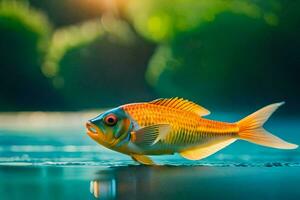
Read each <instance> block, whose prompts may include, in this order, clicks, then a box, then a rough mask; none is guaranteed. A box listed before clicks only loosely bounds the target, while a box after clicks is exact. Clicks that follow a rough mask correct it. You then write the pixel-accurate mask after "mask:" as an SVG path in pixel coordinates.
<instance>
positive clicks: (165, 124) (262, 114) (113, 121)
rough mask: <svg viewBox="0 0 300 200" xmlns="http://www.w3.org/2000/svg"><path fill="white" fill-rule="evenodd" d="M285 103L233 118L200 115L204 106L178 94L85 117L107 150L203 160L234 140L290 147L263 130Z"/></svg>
mask: <svg viewBox="0 0 300 200" xmlns="http://www.w3.org/2000/svg"><path fill="white" fill-rule="evenodd" d="M283 104H284V102H280V103H274V104H270V105H268V106H265V107H263V108H261V109H260V110H258V111H256V112H254V113H252V114H250V115H248V116H247V117H245V118H243V119H241V120H239V121H237V122H234V123H230V122H221V121H215V120H211V119H207V118H205V116H207V115H209V114H210V111H209V110H207V109H206V108H204V107H202V106H200V105H198V104H196V103H194V102H192V101H189V100H186V99H183V98H179V97H173V98H160V99H156V100H153V101H150V102H142V103H130V104H125V105H121V106H118V107H116V108H113V109H110V110H108V111H105V112H103V113H101V114H100V115H98V116H96V117H95V118H93V119H91V120H88V122H87V123H86V129H87V134H88V135H89V136H90V137H91V138H92V139H93V140H95V141H96V142H97V143H99V144H101V145H103V146H104V147H106V148H109V149H111V150H114V151H117V152H120V153H123V154H126V155H129V156H131V158H132V159H133V160H134V161H137V162H138V163H140V164H144V165H155V162H154V161H153V160H152V159H151V158H150V157H149V155H172V154H175V153H178V154H180V155H181V156H182V157H183V158H186V159H189V160H200V159H204V158H206V157H208V156H210V155H212V154H214V153H216V152H218V151H219V150H221V149H223V148H225V147H227V146H228V145H230V144H232V143H233V142H235V141H236V140H245V141H248V142H251V143H254V144H258V145H262V146H266V147H272V148H277V149H295V148H297V147H298V145H296V144H292V143H289V142H286V141H284V140H283V139H280V138H279V137H277V136H275V135H273V134H271V133H269V132H268V131H267V130H266V129H264V128H263V125H264V123H265V122H266V121H267V120H268V119H269V117H270V116H271V115H272V114H273V113H274V112H275V111H276V110H277V108H279V107H280V106H281V105H283Z"/></svg>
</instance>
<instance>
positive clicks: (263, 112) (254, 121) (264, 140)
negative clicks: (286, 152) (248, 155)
mask: <svg viewBox="0 0 300 200" xmlns="http://www.w3.org/2000/svg"><path fill="white" fill-rule="evenodd" d="M283 104H284V102H281V103H274V104H271V105H268V106H265V107H263V108H261V109H260V110H258V111H256V112H254V113H253V114H251V115H249V116H247V117H245V118H244V119H242V120H240V121H239V122H237V125H238V127H239V133H238V136H239V138H240V139H242V140H246V141H249V142H252V143H255V144H259V145H262V146H267V147H273V148H278V149H295V148H297V147H298V145H296V144H292V143H288V142H286V141H284V140H282V139H280V138H279V137H276V136H275V135H273V134H271V133H269V132H268V131H266V130H265V129H264V128H263V125H264V123H265V122H266V121H267V120H268V119H269V117H270V116H271V115H272V114H273V112H275V111H276V110H277V108H278V107H279V106H281V105H283Z"/></svg>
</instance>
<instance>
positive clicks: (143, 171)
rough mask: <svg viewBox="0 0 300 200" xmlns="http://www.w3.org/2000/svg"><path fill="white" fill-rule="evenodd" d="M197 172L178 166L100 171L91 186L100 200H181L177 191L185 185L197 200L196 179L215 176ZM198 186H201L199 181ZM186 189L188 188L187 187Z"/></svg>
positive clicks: (208, 172)
mask: <svg viewBox="0 0 300 200" xmlns="http://www.w3.org/2000/svg"><path fill="white" fill-rule="evenodd" d="M193 168H194V169H196V168H195V167H174V166H172V167H170V166H155V167H147V166H129V167H128V166H127V167H116V168H111V169H110V170H107V169H105V170H100V171H98V172H97V173H96V174H95V176H94V179H93V180H92V181H91V182H90V192H91V193H92V195H93V196H94V197H96V198H99V199H139V198H141V197H145V196H147V197H151V198H156V199H157V198H158V199H161V198H162V196H161V195H167V196H168V197H172V198H174V199H179V197H180V195H179V196H177V195H173V194H176V193H173V191H174V189H175V188H176V189H177V186H178V185H182V186H183V187H181V188H182V189H187V188H188V189H190V190H194V189H195V190H194V191H193V192H192V193H190V194H189V196H190V195H191V194H192V196H193V194H194V195H195V197H197V195H198V190H197V189H196V188H195V186H196V187H197V184H196V185H194V186H192V184H193V180H192V178H193V177H195V178H196V177H197V176H201V177H205V176H207V175H211V174H212V173H211V171H212V168H210V167H200V168H201V170H197V173H195V172H196V171H194V170H193ZM197 168H198V169H199V167H197ZM205 174H206V175H205ZM216 174H217V173H216ZM196 180H197V179H196ZM194 181H195V180H194ZM197 182H198V184H199V183H201V181H200V180H199V179H198V180H197ZM186 185H188V187H185V186H186ZM179 191H180V190H179Z"/></svg>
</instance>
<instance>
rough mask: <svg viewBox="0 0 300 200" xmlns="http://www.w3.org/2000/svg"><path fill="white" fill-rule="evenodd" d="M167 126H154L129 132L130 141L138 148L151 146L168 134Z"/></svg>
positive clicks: (168, 127) (168, 128) (168, 126)
mask: <svg viewBox="0 0 300 200" xmlns="http://www.w3.org/2000/svg"><path fill="white" fill-rule="evenodd" d="M170 129H171V127H170V125H169V124H155V125H151V126H146V127H144V128H141V129H139V130H137V131H133V132H131V137H130V140H131V142H132V143H134V144H136V145H138V146H151V145H154V144H155V143H157V142H158V141H159V140H163V139H164V138H165V137H166V135H167V134H168V133H169V132H170Z"/></svg>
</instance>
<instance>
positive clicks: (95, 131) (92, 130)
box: [85, 122, 102, 141]
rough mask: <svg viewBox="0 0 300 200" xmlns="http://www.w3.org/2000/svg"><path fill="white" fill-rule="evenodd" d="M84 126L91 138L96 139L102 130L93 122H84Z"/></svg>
mask: <svg viewBox="0 0 300 200" xmlns="http://www.w3.org/2000/svg"><path fill="white" fill-rule="evenodd" d="M85 126H86V130H87V132H86V133H87V134H88V136H90V137H91V138H92V139H93V140H96V141H97V140H98V139H99V136H100V134H102V131H101V130H100V129H99V128H98V127H97V126H96V125H95V124H93V123H91V122H87V123H86V124H85Z"/></svg>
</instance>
